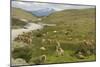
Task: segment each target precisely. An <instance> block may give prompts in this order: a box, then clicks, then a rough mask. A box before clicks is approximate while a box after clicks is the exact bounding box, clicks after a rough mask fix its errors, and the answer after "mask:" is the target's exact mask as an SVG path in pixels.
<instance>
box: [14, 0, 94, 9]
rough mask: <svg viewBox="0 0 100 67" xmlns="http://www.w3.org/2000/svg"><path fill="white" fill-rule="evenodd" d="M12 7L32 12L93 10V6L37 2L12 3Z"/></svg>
mask: <svg viewBox="0 0 100 67" xmlns="http://www.w3.org/2000/svg"><path fill="white" fill-rule="evenodd" d="M12 7H16V8H21V9H24V10H27V11H34V10H39V9H43V8H53V9H55V10H56V11H60V10H64V9H83V8H94V6H84V5H69V4H53V3H39V2H29V1H28V2H18V1H12Z"/></svg>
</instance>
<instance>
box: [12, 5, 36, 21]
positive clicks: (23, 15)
mask: <svg viewBox="0 0 100 67" xmlns="http://www.w3.org/2000/svg"><path fill="white" fill-rule="evenodd" d="M11 11H12V12H11V15H12V17H15V18H19V19H26V20H29V21H36V20H37V18H36V17H35V16H33V15H32V14H31V13H29V12H26V11H24V10H22V9H20V8H14V7H12V9H11Z"/></svg>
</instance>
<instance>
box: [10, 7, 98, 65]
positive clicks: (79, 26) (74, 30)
mask: <svg viewBox="0 0 100 67" xmlns="http://www.w3.org/2000/svg"><path fill="white" fill-rule="evenodd" d="M95 16H96V15H95V9H80V10H76V9H75V10H64V11H59V12H55V13H53V14H51V15H50V16H48V17H44V18H43V21H42V23H49V24H56V26H52V27H48V26H46V27H44V28H43V29H42V30H38V31H33V32H31V33H32V34H31V36H32V37H33V38H32V40H33V41H32V44H31V45H27V46H25V44H24V43H23V44H22V43H21V44H22V45H24V46H23V47H19V46H20V45H21V44H20V43H16V42H14V43H13V45H15V46H16V45H17V47H14V50H13V51H12V55H13V58H14V59H16V58H23V59H25V60H26V61H27V63H29V64H35V60H36V59H37V58H38V57H39V56H41V55H43V54H45V55H46V56H47V60H46V62H45V63H62V62H79V61H94V60H96V58H95V56H96V55H95V46H96V44H95V33H96V31H95V23H96V22H95ZM55 31H56V32H55ZM43 34H46V35H43ZM42 39H46V40H47V39H51V40H52V42H51V43H49V42H48V41H46V42H44V43H43V42H42ZM56 40H57V41H59V42H60V44H61V47H62V49H63V50H64V51H65V52H64V56H58V57H57V56H56V51H55V46H56V45H57V43H56ZM84 40H86V41H93V42H92V46H90V45H87V46H86V45H84V42H83V41H84ZM42 46H44V47H45V48H46V51H42V50H40V47H42ZM80 50H83V51H84V53H85V55H84V54H83V55H84V58H83V59H80V58H78V57H76V54H75V52H77V51H80ZM88 51H91V53H89V52H88ZM80 52H81V51H80Z"/></svg>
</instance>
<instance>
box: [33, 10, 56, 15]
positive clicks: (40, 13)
mask: <svg viewBox="0 0 100 67" xmlns="http://www.w3.org/2000/svg"><path fill="white" fill-rule="evenodd" d="M53 12H55V10H54V9H52V8H44V9H39V10H36V11H33V12H32V14H33V15H35V16H38V17H42V16H48V15H50V14H52V13H53Z"/></svg>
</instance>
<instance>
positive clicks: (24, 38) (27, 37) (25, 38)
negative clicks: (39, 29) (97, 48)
mask: <svg viewBox="0 0 100 67" xmlns="http://www.w3.org/2000/svg"><path fill="white" fill-rule="evenodd" d="M54 32H55V33H56V31H54ZM47 34H48V33H47ZM43 35H46V34H43ZM32 39H33V36H32V31H31V32H27V33H25V32H23V34H22V35H18V37H16V38H15V41H19V42H24V43H27V44H29V45H31V44H32ZM41 42H42V43H45V42H48V43H49V44H52V40H51V39H42V40H41ZM83 43H84V45H86V46H89V47H91V46H93V45H92V44H93V43H94V40H91V42H90V41H87V40H83ZM56 44H57V45H56V49H55V52H56V55H57V57H59V56H64V49H63V48H62V47H61V44H60V42H59V41H58V40H56ZM40 50H42V51H45V50H46V48H45V47H44V46H42V47H40ZM75 53H77V54H78V56H79V57H80V58H82V57H83V55H82V52H81V51H80V50H78V51H76V52H75ZM46 60H47V56H46V55H45V54H43V55H41V56H40V57H39V59H38V61H39V63H44V62H45V61H46Z"/></svg>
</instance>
